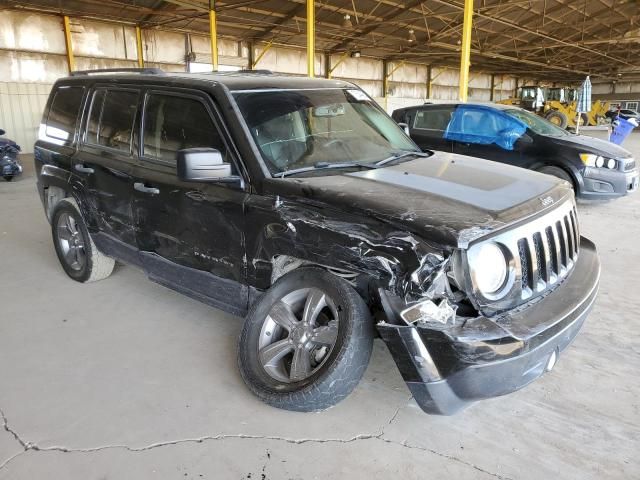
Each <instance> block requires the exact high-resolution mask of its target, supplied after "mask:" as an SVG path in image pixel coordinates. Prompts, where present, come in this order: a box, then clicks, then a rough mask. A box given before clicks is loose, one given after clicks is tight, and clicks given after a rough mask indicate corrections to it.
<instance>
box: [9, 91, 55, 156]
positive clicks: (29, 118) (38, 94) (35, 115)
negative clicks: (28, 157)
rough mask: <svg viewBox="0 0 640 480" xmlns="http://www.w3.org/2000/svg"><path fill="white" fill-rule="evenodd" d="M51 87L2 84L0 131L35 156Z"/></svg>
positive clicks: (23, 150)
mask: <svg viewBox="0 0 640 480" xmlns="http://www.w3.org/2000/svg"><path fill="white" fill-rule="evenodd" d="M51 85H52V84H50V83H18V82H0V128H2V129H4V130H6V132H7V133H6V136H7V137H8V138H10V139H12V140H15V141H16V142H17V143H18V145H20V146H21V147H22V152H23V153H32V152H33V144H34V143H35V141H36V137H37V135H38V127H39V126H40V120H41V118H42V111H43V110H44V106H45V104H46V103H47V97H48V96H49V91H50V90H51Z"/></svg>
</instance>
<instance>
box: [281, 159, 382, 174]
mask: <svg viewBox="0 0 640 480" xmlns="http://www.w3.org/2000/svg"><path fill="white" fill-rule="evenodd" d="M376 165H377V164H375V163H360V162H343V163H329V162H316V163H315V164H313V165H312V166H310V167H303V168H295V169H293V170H284V171H283V172H278V173H276V174H274V177H278V178H283V177H289V176H291V175H297V174H299V173H306V172H314V171H317V170H336V169H341V168H366V169H373V168H378V167H377V166H376Z"/></svg>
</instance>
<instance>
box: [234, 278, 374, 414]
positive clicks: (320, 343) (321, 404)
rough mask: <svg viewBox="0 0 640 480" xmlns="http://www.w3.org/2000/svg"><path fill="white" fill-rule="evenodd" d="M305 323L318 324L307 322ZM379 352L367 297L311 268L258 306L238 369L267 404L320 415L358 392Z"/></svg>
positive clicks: (277, 286)
mask: <svg viewBox="0 0 640 480" xmlns="http://www.w3.org/2000/svg"><path fill="white" fill-rule="evenodd" d="M301 292H302V293H301ZM322 295H324V297H322ZM321 298H324V302H323V301H322V300H321ZM314 305H316V306H318V307H317V308H310V307H309V306H314ZM322 305H324V307H322ZM320 307H322V308H321V309H320ZM274 308H275V310H274ZM305 310H306V311H310V312H315V316H313V315H305V314H304V311H305ZM318 312H319V313H318ZM273 318H276V319H278V322H276V321H274V320H273ZM305 318H310V319H315V320H313V321H312V322H308V323H305V322H304V321H303V320H304V319H305ZM336 319H337V325H336ZM283 325H286V326H287V327H284V326H283ZM309 328H311V329H310V330H309ZM305 332H306V334H305ZM332 341H333V345H332V346H328V345H330V344H331V342H332ZM283 342H284V343H283ZM274 345H276V347H273V346H274ZM267 347H269V348H270V349H271V350H270V351H269V350H267ZM372 347H373V322H372V320H371V316H370V313H369V309H368V308H367V306H366V304H365V303H364V301H363V300H362V298H361V297H360V296H359V295H358V294H357V293H356V292H355V290H354V289H353V288H352V287H351V286H350V285H349V284H348V283H347V282H346V281H345V280H343V279H341V278H339V277H336V276H335V275H332V274H331V273H329V272H327V271H325V270H322V269H319V268H306V267H305V268H300V269H297V270H294V271H293V272H290V273H288V274H286V275H284V276H283V277H281V278H280V279H278V281H277V282H275V283H274V284H273V285H272V286H271V288H270V289H269V290H267V291H266V292H265V293H264V295H262V297H260V298H259V299H258V300H257V301H256V303H255V304H254V305H253V307H252V308H251V311H250V312H249V314H248V316H247V318H246V320H245V322H244V328H243V330H242V334H241V335H240V342H239V348H238V364H239V367H240V373H241V375H242V378H243V380H244V381H245V383H246V384H247V386H248V387H249V389H250V390H251V391H252V392H253V393H254V394H255V395H256V396H258V397H259V398H260V399H261V400H262V401H263V402H265V403H267V404H269V405H271V406H274V407H277V408H282V409H285V410H294V411H298V412H313V411H320V410H326V409H327V408H330V407H332V406H334V405H335V404H337V403H338V402H340V401H341V400H343V399H344V398H346V397H347V396H348V395H349V394H350V393H351V392H352V391H353V389H354V388H355V387H356V385H357V384H358V382H359V381H360V379H361V378H362V375H363V374H364V372H365V370H366V368H367V365H368V363H369V358H370V357H371V350H372ZM268 352H271V353H274V352H279V354H278V355H270V354H268ZM285 352H286V353H285ZM305 358H307V359H308V363H306V362H305V361H302V359H305ZM268 359H271V361H267V360H268ZM294 362H295V365H297V366H298V367H297V368H294ZM305 367H308V368H305Z"/></svg>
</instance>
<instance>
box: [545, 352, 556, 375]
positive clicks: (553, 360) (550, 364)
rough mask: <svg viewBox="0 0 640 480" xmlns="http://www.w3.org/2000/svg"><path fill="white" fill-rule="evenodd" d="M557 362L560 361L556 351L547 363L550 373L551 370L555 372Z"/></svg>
mask: <svg viewBox="0 0 640 480" xmlns="http://www.w3.org/2000/svg"><path fill="white" fill-rule="evenodd" d="M557 361H558V354H557V353H556V351H555V350H554V351H553V352H552V353H551V355H550V356H549V360H548V361H547V368H546V370H547V372H550V371H551V370H553V367H554V366H555V365H556V362H557Z"/></svg>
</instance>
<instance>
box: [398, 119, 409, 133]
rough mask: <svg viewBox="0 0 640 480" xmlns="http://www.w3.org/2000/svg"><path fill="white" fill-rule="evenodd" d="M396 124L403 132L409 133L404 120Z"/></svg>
mask: <svg viewBox="0 0 640 480" xmlns="http://www.w3.org/2000/svg"><path fill="white" fill-rule="evenodd" d="M398 126H399V127H400V128H401V129H403V130H404V133H406V134H407V135H409V125H407V124H406V123H404V122H398Z"/></svg>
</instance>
